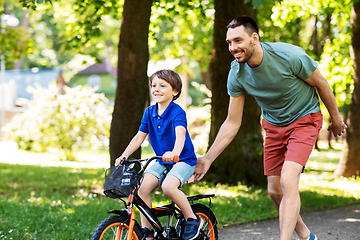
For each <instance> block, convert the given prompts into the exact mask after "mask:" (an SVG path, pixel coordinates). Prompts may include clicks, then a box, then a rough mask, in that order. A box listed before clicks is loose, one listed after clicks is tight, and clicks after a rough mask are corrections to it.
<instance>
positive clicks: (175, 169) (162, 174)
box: [115, 70, 203, 240]
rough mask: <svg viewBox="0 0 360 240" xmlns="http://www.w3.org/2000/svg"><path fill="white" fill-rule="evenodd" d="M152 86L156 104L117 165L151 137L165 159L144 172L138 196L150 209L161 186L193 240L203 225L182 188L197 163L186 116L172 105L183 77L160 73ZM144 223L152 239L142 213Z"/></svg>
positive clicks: (187, 236)
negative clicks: (177, 208)
mask: <svg viewBox="0 0 360 240" xmlns="http://www.w3.org/2000/svg"><path fill="white" fill-rule="evenodd" d="M150 86H151V95H152V96H153V98H154V100H155V102H156V104H154V105H152V106H150V107H148V108H147V109H146V111H145V113H144V116H143V118H142V120H141V125H140V128H139V131H138V133H137V134H136V135H135V137H134V138H133V139H132V140H131V142H130V143H129V145H128V146H127V148H126V149H125V151H124V152H123V154H122V155H121V156H120V157H119V158H117V159H116V163H115V165H119V164H120V163H121V161H122V159H124V158H128V157H129V156H130V155H131V154H132V153H133V152H134V151H135V150H136V149H138V148H139V147H140V146H141V144H142V143H143V141H144V140H145V138H146V137H147V135H148V134H149V138H150V143H151V146H152V147H153V149H154V152H155V154H156V155H158V156H163V160H157V162H156V163H154V164H153V165H152V166H151V167H150V168H149V169H148V170H147V171H146V172H145V174H144V179H143V181H142V183H141V186H140V188H139V192H138V193H139V196H140V197H141V198H142V199H143V200H144V202H145V203H146V204H147V205H148V206H152V202H151V197H150V193H151V192H152V191H153V190H154V189H155V188H156V187H158V186H161V187H162V189H163V191H164V193H165V195H166V196H168V197H169V198H170V199H171V200H173V201H174V202H175V203H176V205H178V206H179V208H180V209H181V211H182V212H183V214H184V217H185V219H187V221H186V222H185V229H184V235H183V239H184V240H192V239H195V238H196V237H197V236H198V235H199V231H200V228H201V226H202V224H203V222H202V220H201V219H200V218H199V216H197V215H195V214H194V212H193V211H192V209H191V206H190V204H189V202H188V201H187V197H186V195H185V194H184V193H183V192H182V191H181V190H180V189H179V187H180V186H181V185H183V184H184V183H185V182H186V181H187V180H188V179H189V178H190V177H191V176H192V174H193V172H194V170H195V165H196V162H197V158H196V155H195V152H194V146H193V144H192V142H191V139H190V135H189V133H188V131H187V121H186V113H185V111H184V110H183V109H182V108H181V107H180V106H179V105H177V104H176V103H174V102H173V100H176V99H177V98H178V97H179V96H180V93H181V87H182V83H181V78H180V76H179V75H178V74H177V73H176V72H175V71H172V70H160V71H157V72H155V73H154V74H152V75H151V77H150ZM174 156H179V162H178V163H174V162H173V158H174ZM141 223H142V227H143V232H144V234H145V237H146V239H147V240H151V239H153V236H154V230H150V229H151V224H150V223H149V221H148V220H147V219H146V217H145V216H143V215H142V214H141Z"/></svg>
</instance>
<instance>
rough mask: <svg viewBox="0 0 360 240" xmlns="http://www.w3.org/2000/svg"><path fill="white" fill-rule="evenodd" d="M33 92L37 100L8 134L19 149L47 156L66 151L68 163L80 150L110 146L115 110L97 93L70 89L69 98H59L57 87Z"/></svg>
mask: <svg viewBox="0 0 360 240" xmlns="http://www.w3.org/2000/svg"><path fill="white" fill-rule="evenodd" d="M29 91H30V92H31V93H32V94H33V96H34V99H33V100H31V101H30V103H29V106H28V108H27V110H26V111H25V112H24V113H21V114H18V115H16V116H15V117H14V119H13V120H12V121H11V122H10V123H9V124H8V125H7V126H6V130H5V131H6V132H7V135H8V136H10V137H11V138H12V139H13V140H15V141H16V142H17V144H18V146H19V148H21V149H25V150H35V151H42V152H43V151H46V150H47V149H48V148H49V147H55V148H58V149H60V150H62V153H63V155H64V157H65V159H67V160H74V159H75V157H74V155H73V150H74V148H76V147H80V146H81V147H96V146H104V145H107V144H108V134H109V128H110V122H111V107H110V106H109V105H108V104H107V103H108V100H107V99H106V98H105V96H104V95H103V94H98V93H95V91H96V89H94V88H89V87H82V86H77V87H75V88H69V87H67V88H65V91H66V94H64V95H59V94H58V91H57V88H56V86H55V85H54V86H51V87H50V88H49V89H42V88H38V89H29Z"/></svg>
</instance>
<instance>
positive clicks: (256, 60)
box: [247, 42, 264, 68]
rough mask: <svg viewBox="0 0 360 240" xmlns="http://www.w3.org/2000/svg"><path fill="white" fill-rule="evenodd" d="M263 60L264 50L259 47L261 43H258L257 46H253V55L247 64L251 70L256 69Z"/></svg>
mask: <svg viewBox="0 0 360 240" xmlns="http://www.w3.org/2000/svg"><path fill="white" fill-rule="evenodd" d="M263 58H264V50H263V48H262V46H261V43H260V42H259V43H258V44H256V45H255V51H254V53H253V56H252V57H251V59H250V60H249V61H248V62H247V64H248V65H249V67H251V68H256V67H258V66H260V64H261V63H262V60H263Z"/></svg>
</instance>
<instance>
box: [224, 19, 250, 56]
mask: <svg viewBox="0 0 360 240" xmlns="http://www.w3.org/2000/svg"><path fill="white" fill-rule="evenodd" d="M226 42H227V43H228V45H229V51H230V53H231V54H232V55H233V56H234V57H235V59H236V61H237V62H238V63H245V62H248V61H249V60H250V59H251V57H252V56H253V53H254V50H255V49H254V45H253V40H252V38H251V37H250V36H249V34H248V33H247V32H245V30H244V26H239V27H236V28H229V29H228V31H227V34H226Z"/></svg>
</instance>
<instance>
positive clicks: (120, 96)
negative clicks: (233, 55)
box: [110, 0, 152, 165]
mask: <svg viewBox="0 0 360 240" xmlns="http://www.w3.org/2000/svg"><path fill="white" fill-rule="evenodd" d="M151 6H152V0H125V3H124V10H123V20H122V26H121V33H120V41H119V48H118V70H117V71H118V87H117V89H116V98H115V105H114V112H113V118H112V122H111V128H110V158H111V165H113V164H114V163H115V159H116V158H117V157H119V156H120V155H121V153H122V151H123V150H124V149H125V147H126V146H127V145H128V143H129V142H130V140H131V139H132V138H133V136H134V135H135V134H136V132H137V131H138V128H139V126H140V120H141V117H142V115H143V113H144V109H145V107H146V105H147V103H148V99H149V87H148V85H149V83H148V77H147V64H148V61H149V49H148V33H149V24H150V14H151ZM140 153H141V152H140V149H139V150H138V151H136V152H135V153H134V154H133V156H134V157H138V158H139V157H140Z"/></svg>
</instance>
